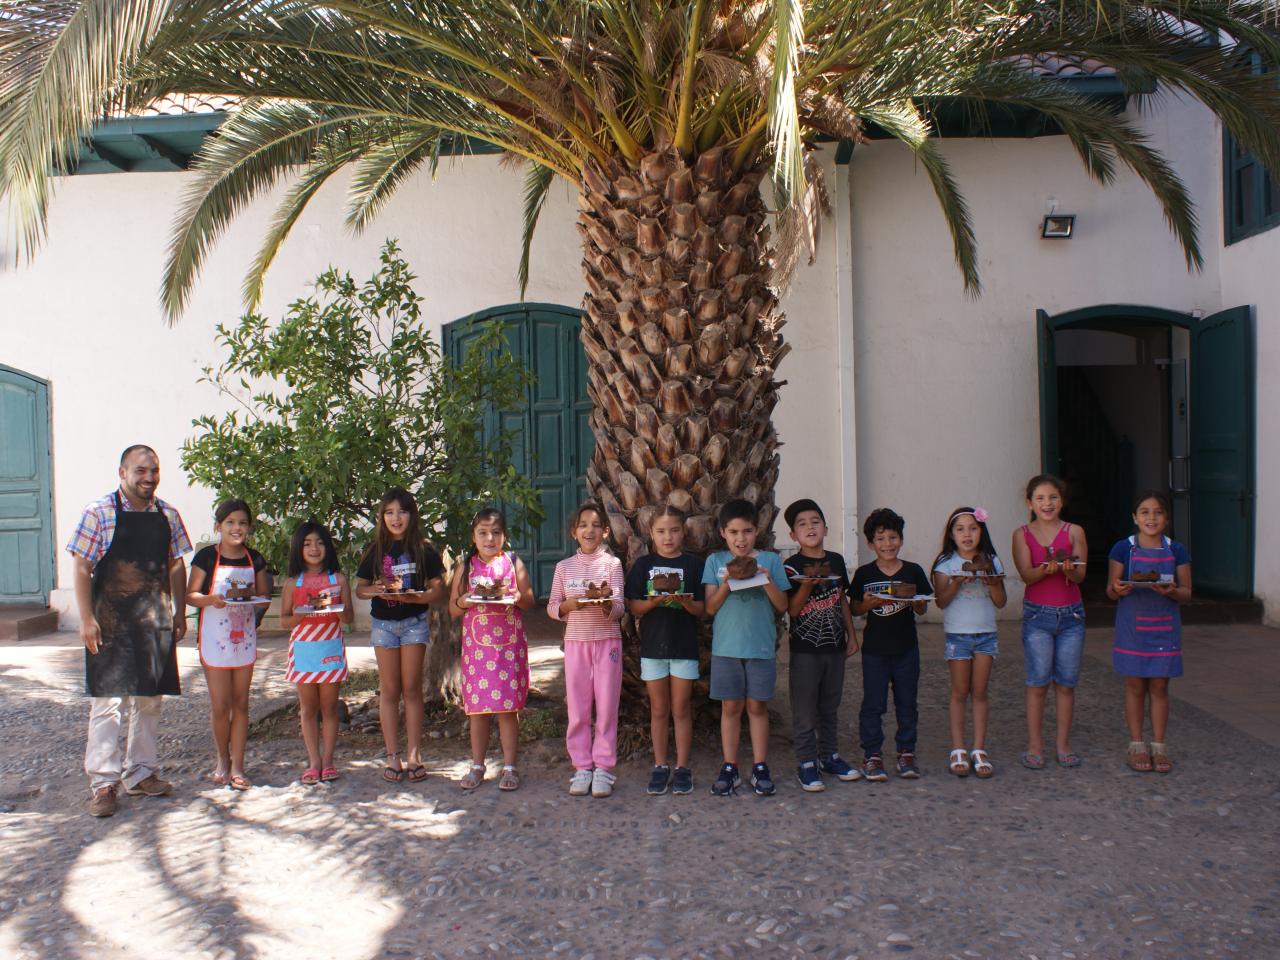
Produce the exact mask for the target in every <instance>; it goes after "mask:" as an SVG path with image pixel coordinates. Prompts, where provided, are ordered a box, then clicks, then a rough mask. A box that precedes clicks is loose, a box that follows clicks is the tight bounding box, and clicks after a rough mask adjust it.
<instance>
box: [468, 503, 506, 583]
mask: <svg viewBox="0 0 1280 960" xmlns="http://www.w3.org/2000/svg"><path fill="white" fill-rule="evenodd" d="M486 520H496V521H498V526H499V527H501V528H502V537H503V540H504V541H505V540H507V539H509V538H510V536H511V534H510V533H509V532H508V531H507V517H506V514H504V513H503V512H502V511H501V510H499V509H498V508H497V507H481V508H480V509H479V510H477V511H476V515H475V516H474V517H472V518H471V546H469V547H467V552H466V554H465V555H463V558H462V579H463V581H464V582H465V583H468V584H470V582H471V561H472V560H473V559H474V558H475V557H478V556H480V551H479V550H477V549H476V537H475V533H476V527H478V526H480V524H482V523H484V522H485V521H486ZM503 546H504V547H505V546H506V544H505V543H504V544H503ZM503 552H504V553H505V552H506V551H505V550H504V551H503Z"/></svg>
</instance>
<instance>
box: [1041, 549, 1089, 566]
mask: <svg viewBox="0 0 1280 960" xmlns="http://www.w3.org/2000/svg"><path fill="white" fill-rule="evenodd" d="M1068 560H1070V561H1071V562H1072V563H1079V562H1080V558H1079V557H1077V556H1076V555H1075V554H1074V553H1072V552H1071V551H1070V550H1063V549H1062V548H1060V547H1054V548H1052V549H1051V550H1050V551H1049V554H1048V557H1047V559H1046V560H1045V563H1046V564H1048V563H1066V562H1067V561H1068ZM1042 566H1043V564H1042Z"/></svg>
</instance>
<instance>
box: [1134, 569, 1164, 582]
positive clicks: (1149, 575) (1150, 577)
mask: <svg viewBox="0 0 1280 960" xmlns="http://www.w3.org/2000/svg"><path fill="white" fill-rule="evenodd" d="M1129 580H1130V582H1131V583H1158V582H1159V581H1160V574H1158V573H1156V572H1155V571H1154V570H1143V571H1141V572H1140V573H1131V574H1129Z"/></svg>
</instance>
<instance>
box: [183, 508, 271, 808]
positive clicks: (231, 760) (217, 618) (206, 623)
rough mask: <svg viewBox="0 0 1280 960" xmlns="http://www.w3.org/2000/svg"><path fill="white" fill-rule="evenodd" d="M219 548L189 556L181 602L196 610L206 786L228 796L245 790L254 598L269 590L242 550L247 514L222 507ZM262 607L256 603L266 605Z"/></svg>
mask: <svg viewBox="0 0 1280 960" xmlns="http://www.w3.org/2000/svg"><path fill="white" fill-rule="evenodd" d="M213 519H214V523H215V525H216V529H217V532H218V542H217V543H216V544H214V545H212V546H208V547H205V548H203V549H202V550H200V551H199V552H198V553H196V555H195V557H194V558H193V559H192V561H191V575H190V577H189V579H188V581H187V603H188V604H190V605H191V606H193V607H197V608H198V609H199V610H200V624H199V627H198V629H197V632H196V646H197V649H198V650H199V652H200V664H201V666H203V667H204V676H205V681H206V683H207V684H208V687H209V716H210V722H211V725H212V727H213V741H214V747H215V748H216V749H217V751H218V762H217V766H216V767H215V768H214V771H213V773H212V774H210V775H209V779H210V780H212V781H213V782H214V783H216V784H220V785H221V784H229V785H230V786H231V788H232V789H233V790H248V789H249V787H250V786H251V784H250V782H249V779H248V777H246V776H245V771H244V749H245V741H246V739H247V738H248V735H249V687H250V686H251V685H252V683H253V665H254V663H255V662H256V661H257V659H258V631H257V617H256V614H257V610H258V609H260V607H259V606H255V603H257V602H258V601H256V600H255V599H254V598H263V597H266V596H267V595H268V591H269V590H270V585H269V580H268V576H267V562H266V560H264V559H263V557H262V554H260V553H258V551H257V550H254V549H253V548H252V547H250V546H249V544H248V540H249V534H250V533H251V532H252V531H253V512H252V511H251V510H250V509H249V505H248V504H247V503H245V502H244V501H243V500H228V501H226V502H225V503H223V504H221V505H220V506H219V507H218V509H217V510H216V511H215V512H214V515H213ZM266 603H267V601H266V600H265V599H264V600H261V605H262V606H265V604H266Z"/></svg>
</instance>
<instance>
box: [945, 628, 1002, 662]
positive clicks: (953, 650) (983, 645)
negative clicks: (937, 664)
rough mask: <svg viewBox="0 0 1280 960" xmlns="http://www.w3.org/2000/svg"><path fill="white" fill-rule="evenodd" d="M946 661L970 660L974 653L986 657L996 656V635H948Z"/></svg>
mask: <svg viewBox="0 0 1280 960" xmlns="http://www.w3.org/2000/svg"><path fill="white" fill-rule="evenodd" d="M946 651H947V659H948V660H972V659H973V655H974V654H975V653H984V654H986V655H987V656H988V657H994V656H996V653H997V649H996V635H995V634H994V633H948V634H947V646H946Z"/></svg>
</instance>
